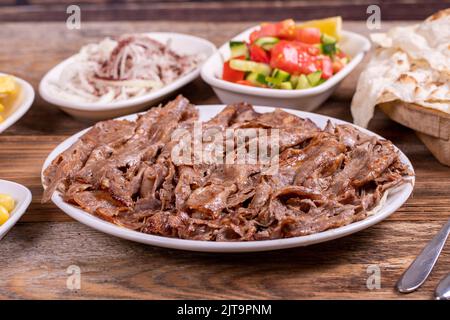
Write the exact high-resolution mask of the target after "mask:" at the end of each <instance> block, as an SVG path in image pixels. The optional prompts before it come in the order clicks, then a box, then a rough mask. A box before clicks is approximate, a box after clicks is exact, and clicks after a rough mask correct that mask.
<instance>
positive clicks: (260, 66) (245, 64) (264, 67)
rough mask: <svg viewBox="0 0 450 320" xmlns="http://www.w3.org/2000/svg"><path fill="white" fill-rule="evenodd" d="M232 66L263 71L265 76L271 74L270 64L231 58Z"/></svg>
mask: <svg viewBox="0 0 450 320" xmlns="http://www.w3.org/2000/svg"><path fill="white" fill-rule="evenodd" d="M230 68H232V69H234V70H239V71H246V72H256V73H261V74H263V75H265V76H267V75H269V74H270V71H271V69H270V66H269V65H268V64H265V63H260V62H254V61H248V60H239V59H231V60H230Z"/></svg>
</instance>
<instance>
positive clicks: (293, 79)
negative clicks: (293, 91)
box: [290, 75, 299, 88]
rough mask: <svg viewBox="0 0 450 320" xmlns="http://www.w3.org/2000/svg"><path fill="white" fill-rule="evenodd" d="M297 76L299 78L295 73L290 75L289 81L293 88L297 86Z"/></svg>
mask: <svg viewBox="0 0 450 320" xmlns="http://www.w3.org/2000/svg"><path fill="white" fill-rule="evenodd" d="M298 78H299V76H296V75H292V76H291V79H290V81H291V83H292V86H293V87H294V88H295V87H296V86H297V83H298Z"/></svg>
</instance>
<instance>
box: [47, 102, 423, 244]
mask: <svg viewBox="0 0 450 320" xmlns="http://www.w3.org/2000/svg"><path fill="white" fill-rule="evenodd" d="M224 107H225V106H224V105H205V106H199V107H198V109H199V111H200V120H201V121H206V120H208V119H210V118H212V117H213V116H214V115H216V114H217V113H218V112H220V111H221V110H222V109H223V108H224ZM255 109H256V110H257V111H258V112H272V111H273V110H275V108H272V107H255ZM285 111H287V112H290V113H292V114H295V115H297V116H299V117H302V118H310V119H311V120H312V121H314V122H315V123H316V124H317V125H319V126H320V127H322V128H323V127H324V126H325V125H326V123H327V121H328V120H330V121H331V122H332V123H335V124H344V123H345V124H350V123H348V122H345V121H342V120H338V119H334V118H330V117H326V116H322V115H318V114H313V113H309V112H302V111H296V110H290V109H285ZM136 116H137V115H136V114H134V115H129V116H126V117H123V118H122V119H127V120H134V119H135V118H136ZM350 125H352V126H354V125H353V124H350ZM355 127H356V126H355ZM357 128H358V129H360V130H362V131H363V132H365V133H367V134H370V135H374V136H377V137H379V138H381V137H380V136H379V135H377V134H375V133H373V132H371V131H368V130H366V129H362V128H360V127H357ZM87 130H89V128H88V129H85V130H83V131H81V132H79V133H77V134H75V135H73V136H71V137H70V138H68V139H66V140H65V141H64V142H62V143H61V144H60V145H58V146H57V147H56V148H55V149H54V150H53V151H52V152H51V153H50V155H49V156H48V157H47V159H46V160H45V163H44V166H43V168H42V172H43V171H44V170H45V168H47V166H48V165H49V164H50V163H51V161H52V160H53V159H54V158H55V157H56V156H57V155H58V154H60V153H61V152H63V151H64V150H66V149H67V148H68V147H69V146H71V145H72V144H73V143H74V142H75V141H76V140H77V139H78V138H79V137H80V136H81V135H83V134H84V133H85V132H86V131H87ZM400 157H401V161H402V162H403V163H405V164H406V165H408V167H409V168H410V169H411V170H412V171H413V167H412V165H411V162H410V161H409V160H408V158H407V157H406V156H405V155H404V154H403V153H402V152H401V151H400ZM42 176H43V174H42V173H41V179H42ZM42 181H43V179H42ZM413 185H414V178H412V179H411V183H405V184H403V185H401V186H400V187H399V188H397V189H396V190H395V191H393V192H391V193H389V195H388V197H387V200H386V202H385V204H384V205H383V206H382V208H381V209H380V210H379V211H378V212H377V213H375V214H374V215H372V216H370V217H368V218H367V219H365V220H362V221H358V222H355V223H352V224H349V225H347V226H343V227H340V228H337V229H331V230H327V231H324V232H320V233H316V234H312V235H308V236H303V237H295V238H287V239H278V240H263V241H247V242H214V241H199V240H183V239H176V238H168V237H161V236H155V235H150V234H145V233H141V232H137V231H133V230H129V229H125V228H123V227H119V226H117V225H115V224H112V223H110V222H106V221H104V220H102V219H100V218H97V217H95V216H93V215H91V214H89V213H87V212H85V211H83V210H81V209H79V208H77V207H75V206H72V205H70V204H68V203H66V202H64V201H63V200H62V198H61V195H60V193H59V192H55V193H54V194H53V196H52V201H53V203H55V204H56V205H57V206H58V207H59V208H60V209H61V210H63V211H64V212H65V213H67V214H68V215H69V216H71V217H72V218H74V219H75V220H78V221H79V222H81V223H83V224H85V225H87V226H89V227H91V228H94V229H97V230H99V231H102V232H105V233H108V234H111V235H114V236H116V237H120V238H124V239H128V240H132V241H136V242H141V243H145V244H150V245H154V246H160V247H165V248H174V249H182V250H190V251H204V252H252V251H267V250H275V249H284V248H292V247H299V246H307V245H311V244H314V243H319V242H324V241H329V240H333V239H336V238H340V237H343V236H346V235H349V234H352V233H355V232H357V231H360V230H363V229H365V228H368V227H370V226H372V225H374V224H376V223H378V222H380V221H382V220H384V219H386V218H387V217H388V216H389V215H391V214H392V213H393V212H395V211H396V210H397V209H398V208H400V206H401V205H402V204H403V203H404V202H405V201H406V200H407V199H408V197H409V196H410V194H411V192H412V190H413Z"/></svg>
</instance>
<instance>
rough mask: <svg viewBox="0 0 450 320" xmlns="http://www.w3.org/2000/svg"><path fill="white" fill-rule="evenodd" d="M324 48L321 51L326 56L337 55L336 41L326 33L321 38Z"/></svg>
mask: <svg viewBox="0 0 450 320" xmlns="http://www.w3.org/2000/svg"><path fill="white" fill-rule="evenodd" d="M320 40H321V42H322V48H321V51H322V53H324V54H327V55H332V54H335V53H336V50H337V48H336V39H335V38H333V37H332V36H329V35H327V34H326V33H323V34H322V37H321V39H320Z"/></svg>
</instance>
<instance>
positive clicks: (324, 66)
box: [315, 55, 333, 79]
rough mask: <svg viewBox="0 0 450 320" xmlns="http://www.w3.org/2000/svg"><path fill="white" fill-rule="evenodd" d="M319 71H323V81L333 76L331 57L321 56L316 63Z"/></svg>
mask: <svg viewBox="0 0 450 320" xmlns="http://www.w3.org/2000/svg"><path fill="white" fill-rule="evenodd" d="M315 64H316V67H317V69H318V70H322V79H328V78H331V76H333V64H332V62H331V59H330V57H328V56H324V55H320V56H318V57H317V60H316V62H315Z"/></svg>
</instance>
